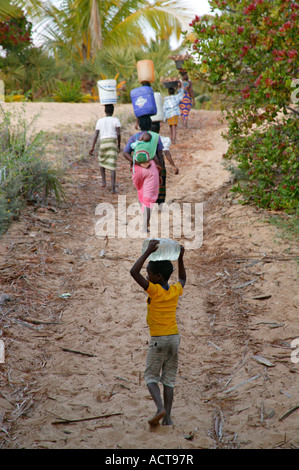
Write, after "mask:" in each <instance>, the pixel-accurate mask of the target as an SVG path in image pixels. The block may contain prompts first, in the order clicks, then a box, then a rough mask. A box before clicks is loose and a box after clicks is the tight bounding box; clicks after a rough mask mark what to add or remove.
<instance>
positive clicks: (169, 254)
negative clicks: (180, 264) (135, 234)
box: [142, 238, 181, 261]
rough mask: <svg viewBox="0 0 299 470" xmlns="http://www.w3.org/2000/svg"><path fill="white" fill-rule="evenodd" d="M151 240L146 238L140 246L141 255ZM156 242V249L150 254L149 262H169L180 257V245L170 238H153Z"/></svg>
mask: <svg viewBox="0 0 299 470" xmlns="http://www.w3.org/2000/svg"><path fill="white" fill-rule="evenodd" d="M151 240H153V239H152V238H146V239H145V240H144V242H143V244H142V254H143V253H144V252H145V251H146V249H147V247H148V244H149V242H150V241H151ZM154 240H158V241H159V244H158V249H157V250H156V251H154V252H153V253H151V254H150V256H149V257H148V260H149V261H162V260H169V261H175V260H176V259H178V257H179V256H180V252H181V245H180V244H179V243H178V242H176V241H175V240H171V238H154Z"/></svg>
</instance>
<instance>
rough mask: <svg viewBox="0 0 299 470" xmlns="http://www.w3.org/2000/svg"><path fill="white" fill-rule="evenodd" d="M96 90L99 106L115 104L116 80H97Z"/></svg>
mask: <svg viewBox="0 0 299 470" xmlns="http://www.w3.org/2000/svg"><path fill="white" fill-rule="evenodd" d="M98 90H99V95H100V103H101V104H103V105H105V104H116V103H117V95H116V80H99V81H98Z"/></svg>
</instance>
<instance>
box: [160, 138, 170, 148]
mask: <svg viewBox="0 0 299 470" xmlns="http://www.w3.org/2000/svg"><path fill="white" fill-rule="evenodd" d="M160 137H161V140H162V144H163V150H169V149H170V146H171V140H170V138H169V137H166V136H164V135H160Z"/></svg>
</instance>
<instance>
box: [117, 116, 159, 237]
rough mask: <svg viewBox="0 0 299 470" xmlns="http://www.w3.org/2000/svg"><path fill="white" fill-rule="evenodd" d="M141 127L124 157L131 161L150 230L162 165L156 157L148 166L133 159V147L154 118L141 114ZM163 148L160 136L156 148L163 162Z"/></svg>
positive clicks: (131, 140)
mask: <svg viewBox="0 0 299 470" xmlns="http://www.w3.org/2000/svg"><path fill="white" fill-rule="evenodd" d="M138 123H139V127H140V129H141V131H140V132H137V133H136V134H134V135H133V136H131V137H130V138H129V140H128V142H127V144H126V146H125V148H124V150H123V155H124V157H125V158H126V159H127V160H128V161H129V162H130V163H131V168H132V179H133V183H134V185H135V187H136V189H137V194H138V200H139V202H140V204H141V209H142V212H143V213H144V219H143V231H144V232H149V222H150V216H151V210H152V208H153V206H154V205H155V203H156V201H157V198H158V194H159V182H160V177H159V171H160V169H161V167H160V166H159V167H158V166H157V165H156V162H155V159H153V160H151V161H150V162H149V163H150V164H149V165H148V167H147V168H144V167H143V166H141V164H140V163H138V162H137V161H135V162H134V161H133V155H132V153H133V151H134V149H133V147H134V145H133V147H132V144H134V143H135V142H136V141H138V140H139V139H140V136H141V135H142V134H143V133H144V132H146V133H147V132H148V131H150V130H151V125H152V120H151V118H150V116H148V115H145V116H140V117H139V118H138ZM162 150H163V144H162V141H161V138H160V137H159V138H158V141H157V148H156V155H157V157H158V161H159V162H162V158H163V155H162ZM133 164H134V172H133Z"/></svg>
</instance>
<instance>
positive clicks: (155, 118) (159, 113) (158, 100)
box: [151, 93, 164, 122]
mask: <svg viewBox="0 0 299 470" xmlns="http://www.w3.org/2000/svg"><path fill="white" fill-rule="evenodd" d="M154 96H155V101H156V106H157V114H155V115H154V116H151V120H152V121H154V122H156V121H164V113H163V98H162V95H161V93H154Z"/></svg>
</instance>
